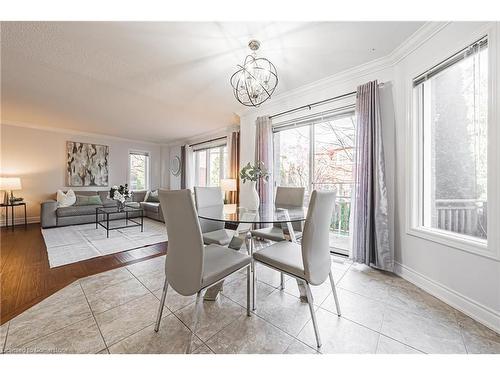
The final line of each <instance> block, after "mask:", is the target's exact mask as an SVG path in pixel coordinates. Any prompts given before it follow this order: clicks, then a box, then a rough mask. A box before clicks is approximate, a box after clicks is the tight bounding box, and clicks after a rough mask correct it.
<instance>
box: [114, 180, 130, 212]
mask: <svg viewBox="0 0 500 375" xmlns="http://www.w3.org/2000/svg"><path fill="white" fill-rule="evenodd" d="M109 197H110V198H111V199H113V200H115V201H116V203H117V207H118V211H123V209H124V208H125V202H126V201H127V199H129V198H130V197H132V192H130V191H129V190H128V185H127V184H125V185H120V186H119V187H118V186H116V185H114V186H113V187H112V188H111V190H110V191H109Z"/></svg>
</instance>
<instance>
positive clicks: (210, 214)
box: [198, 204, 307, 307]
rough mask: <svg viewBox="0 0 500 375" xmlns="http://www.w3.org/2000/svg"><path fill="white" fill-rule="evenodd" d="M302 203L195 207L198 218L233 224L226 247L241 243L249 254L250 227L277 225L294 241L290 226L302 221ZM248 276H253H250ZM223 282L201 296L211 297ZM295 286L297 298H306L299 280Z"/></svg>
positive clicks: (251, 243)
mask: <svg viewBox="0 0 500 375" xmlns="http://www.w3.org/2000/svg"><path fill="white" fill-rule="evenodd" d="M306 216H307V208H306V207H295V206H294V207H292V206H279V207H277V206H275V205H271V204H261V205H260V207H259V208H258V209H256V210H253V209H249V208H247V207H245V206H239V205H235V204H226V205H214V206H208V207H203V208H199V209H198V218H199V219H200V220H209V221H217V222H224V223H230V224H232V225H233V226H236V227H237V228H236V230H235V231H234V235H233V238H232V239H231V241H230V243H229V245H228V247H229V248H231V249H233V250H235V251H239V250H240V249H241V247H242V246H243V243H245V246H246V248H247V251H248V252H249V254H250V255H251V254H253V251H254V249H255V238H253V236H252V233H251V231H252V230H253V229H256V228H262V227H269V226H279V227H281V229H282V231H283V236H284V238H285V240H287V241H291V242H296V243H297V242H298V241H297V238H296V237H295V231H294V230H293V224H294V223H303V222H305V220H306ZM252 272H255V265H254V264H253V262H252ZM252 280H254V282H255V280H256V278H255V277H252ZM222 285H223V282H221V283H220V284H217V285H215V286H213V287H211V288H209V289H208V290H207V291H206V293H205V296H204V299H205V300H215V299H216V298H217V295H218V294H219V292H220V290H221V289H222ZM297 286H298V288H299V292H300V299H301V300H302V301H304V302H307V296H306V291H305V287H304V285H303V283H302V281H300V280H297ZM281 287H282V288H283V287H284V276H283V274H281ZM252 290H256V285H253V288H252ZM255 300H256V296H255V295H252V306H253V307H255Z"/></svg>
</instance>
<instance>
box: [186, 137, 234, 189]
mask: <svg viewBox="0 0 500 375" xmlns="http://www.w3.org/2000/svg"><path fill="white" fill-rule="evenodd" d="M224 147H225V148H226V154H227V142H222V143H220V144H217V145H214V146H209V147H202V148H199V149H196V150H193V165H194V170H193V172H194V178H193V184H194V186H201V185H199V181H197V180H198V173H197V171H198V169H199V168H198V157H197V155H196V153H198V152H202V151H205V165H206V170H205V181H206V184H205V187H210V186H211V185H210V151H211V150H213V149H219V185H218V186H220V180H221V179H224V178H225V176H226V172H227V171H226V169H227V168H225V167H224V166H225V165H228V164H227V163H224V155H225V153H224ZM228 157H229V155H228Z"/></svg>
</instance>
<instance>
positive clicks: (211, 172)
mask: <svg viewBox="0 0 500 375" xmlns="http://www.w3.org/2000/svg"><path fill="white" fill-rule="evenodd" d="M193 158H194V174H195V176H194V185H195V186H219V185H220V180H221V179H223V178H225V177H226V173H227V172H226V169H227V158H228V156H227V147H226V145H225V144H223V145H219V146H215V147H210V148H205V149H201V150H195V151H194V152H193Z"/></svg>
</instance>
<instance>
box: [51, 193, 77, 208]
mask: <svg viewBox="0 0 500 375" xmlns="http://www.w3.org/2000/svg"><path fill="white" fill-rule="evenodd" d="M56 200H57V206H58V207H69V206H72V205H74V204H75V203H76V195H75V192H74V191H73V190H71V189H69V190H68V191H67V192H66V193H64V192H63V191H62V190H58V191H57V193H56Z"/></svg>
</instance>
